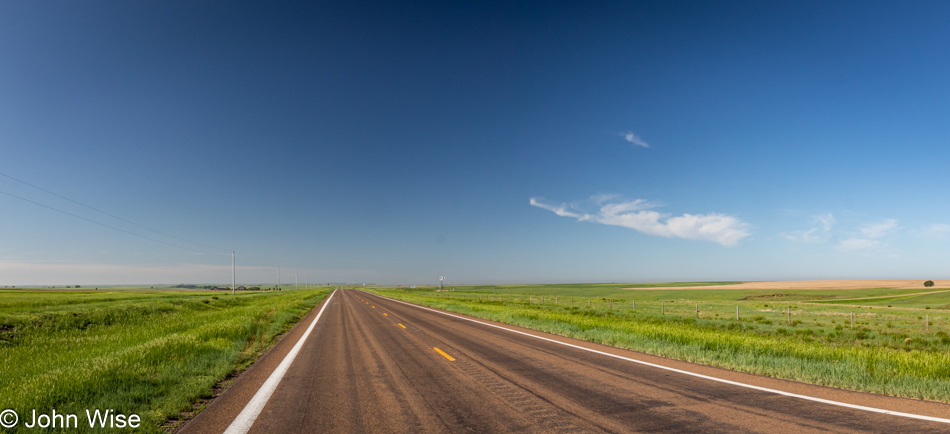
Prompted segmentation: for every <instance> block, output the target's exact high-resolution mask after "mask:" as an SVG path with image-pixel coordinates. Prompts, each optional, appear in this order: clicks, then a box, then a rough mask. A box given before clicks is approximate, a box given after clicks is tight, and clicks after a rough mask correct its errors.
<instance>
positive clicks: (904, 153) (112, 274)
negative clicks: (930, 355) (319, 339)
mask: <svg viewBox="0 0 950 434" xmlns="http://www.w3.org/2000/svg"><path fill="white" fill-rule="evenodd" d="M589 3H590V2H559V3H557V4H552V3H550V2H499V3H497V4H495V3H491V2H428V3H424V2H414V3H412V4H411V5H407V4H393V2H379V3H366V2H325V3H319V4H317V3H311V2H300V3H293V2H282V3H281V4H279V5H274V4H259V3H243V2H186V3H182V2H178V3H170V2H134V3H130V2H81V3H80V2H61V3H54V4H48V3H47V4H38V3H36V2H25V1H23V2H4V3H3V4H2V5H0V58H2V59H4V60H3V61H2V62H0V155H2V158H0V173H2V174H4V175H7V176H8V177H3V176H0V192H3V193H5V194H0V210H2V212H0V285H6V284H60V285H62V284H86V285H95V284H113V283H181V282H211V283H224V282H229V281H230V252H231V251H232V250H234V251H236V252H237V257H238V264H239V268H238V281H239V283H240V282H266V281H271V280H274V279H275V278H276V269H275V267H277V266H281V267H282V270H283V273H284V274H283V276H290V277H283V280H284V281H287V280H288V279H292V278H293V273H297V276H298V279H299V280H300V281H301V282H303V281H305V280H310V281H316V282H330V281H333V282H338V281H349V282H360V281H366V282H378V283H388V284H432V283H437V281H438V276H440V275H445V276H447V278H448V281H449V282H451V283H459V284H462V283H483V282H495V283H504V282H512V283H514V282H538V283H541V282H612V281H618V282H619V281H631V282H634V281H687V280H771V279H826V278H827V279H833V278H921V279H924V278H930V279H937V278H944V279H946V278H950V274H948V271H947V266H946V264H947V263H948V259H950V255H948V253H947V249H946V247H947V246H948V244H950V205H948V203H947V201H946V200H944V199H945V197H946V191H947V186H950V171H948V170H946V168H945V165H944V163H945V162H946V161H948V159H950V158H948V157H950V150H948V149H950V148H948V146H947V144H948V143H950V140H948V139H950V122H948V121H947V120H948V119H950V82H948V81H947V80H946V77H948V76H950V49H948V48H950V47H948V45H950V27H948V26H946V25H945V23H946V22H948V20H950V5H947V4H946V3H945V2H913V3H907V2H834V1H831V2H829V1H820V2H751V1H749V2H696V3H691V2H662V1H660V2H602V3H598V4H595V5H591V4H589ZM9 177H13V178H15V179H16V180H22V181H26V182H28V183H30V184H33V185H35V186H38V187H41V188H42V189H45V190H48V191H50V192H53V193H55V194H57V195H60V196H63V197H66V198H69V199H72V200H74V201H77V202H79V203H81V204H84V205H87V206H89V207H92V208H95V209H97V210H102V211H105V212H107V213H109V214H111V215H106V214H102V213H99V212H96V211H93V210H91V209H89V208H86V207H83V206H80V205H78V204H77V203H75V202H70V201H68V200H65V199H62V198H61V197H59V196H55V195H51V194H49V193H47V192H44V191H42V190H38V189H36V188H33V187H31V186H29V185H26V184H24V183H22V182H19V181H16V180H14V179H12V178H9ZM10 195H15V196H18V197H20V198H23V199H27V200H30V201H33V202H37V203H41V204H43V205H46V206H47V207H52V208H55V209H58V210H61V211H65V212H68V213H71V214H74V215H76V216H80V217H82V218H85V219H88V220H94V221H96V222H98V223H101V224H105V225H108V226H111V227H112V228H107V227H104V226H102V225H99V224H95V223H91V222H89V221H88V220H83V219H80V218H77V217H74V216H70V215H66V214H63V213H61V212H57V211H54V210H51V209H49V208H46V207H43V206H40V205H37V204H35V203H31V202H27V201H25V200H22V199H18V198H15V197H13V196H10ZM115 216H118V217H120V218H121V220H120V219H116V218H115ZM130 222H132V223H134V224H132V223H130ZM113 228H115V229H113ZM146 228H148V229H146ZM116 229H119V230H116ZM153 230H157V231H159V232H160V233H159V232H154V231H153ZM129 232H131V233H134V234H137V235H139V236H135V235H131V234H129ZM143 237H147V238H149V239H146V238H143ZM169 244H171V245H169Z"/></svg>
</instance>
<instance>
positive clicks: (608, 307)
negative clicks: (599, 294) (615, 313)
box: [607, 299, 614, 310]
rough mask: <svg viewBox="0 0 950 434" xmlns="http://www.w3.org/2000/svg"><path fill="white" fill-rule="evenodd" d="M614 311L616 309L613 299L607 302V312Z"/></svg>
mask: <svg viewBox="0 0 950 434" xmlns="http://www.w3.org/2000/svg"><path fill="white" fill-rule="evenodd" d="M613 309H614V301H613V300H612V299H611V300H607V310H613Z"/></svg>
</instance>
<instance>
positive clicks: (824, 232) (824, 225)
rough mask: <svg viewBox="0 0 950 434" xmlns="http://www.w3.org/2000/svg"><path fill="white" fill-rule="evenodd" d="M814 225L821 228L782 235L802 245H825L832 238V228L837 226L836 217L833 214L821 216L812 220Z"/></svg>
mask: <svg viewBox="0 0 950 434" xmlns="http://www.w3.org/2000/svg"><path fill="white" fill-rule="evenodd" d="M811 220H812V222H813V223H817V224H819V225H820V226H818V227H814V228H811V229H808V230H800V231H792V232H785V233H782V234H781V235H782V236H783V237H784V238H785V239H788V240H792V241H798V242H802V243H823V242H825V241H828V238H829V237H830V236H831V234H830V232H831V228H832V227H833V226H834V225H835V216H834V215H833V214H832V213H828V214H820V215H816V216H813V217H812V218H811Z"/></svg>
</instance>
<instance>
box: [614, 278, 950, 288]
mask: <svg viewBox="0 0 950 434" xmlns="http://www.w3.org/2000/svg"><path fill="white" fill-rule="evenodd" d="M933 282H934V286H935V287H938V288H950V280H934V281H933ZM660 288H667V286H651V287H643V286H636V287H629V288H624V289H632V290H644V289H660ZM868 288H892V289H911V288H923V280H920V279H875V280H775V281H763V282H741V283H735V284H717V285H691V286H690V289H719V290H722V289H767V290H777V289H868Z"/></svg>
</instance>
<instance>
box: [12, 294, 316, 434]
mask: <svg viewBox="0 0 950 434" xmlns="http://www.w3.org/2000/svg"><path fill="white" fill-rule="evenodd" d="M328 293H329V290H327V289H323V290H312V291H282V292H264V293H239V294H237V295H234V296H232V295H230V293H224V292H211V291H203V292H143V291H108V292H107V291H103V290H100V291H89V292H75V291H74V292H55V291H23V290H16V291H3V290H0V367H2V369H0V409H7V408H12V409H15V410H16V411H17V412H18V413H19V414H20V421H21V429H23V430H24V431H26V429H25V428H23V427H22V422H23V421H24V420H25V419H24V418H25V417H26V415H28V414H29V412H30V411H31V410H32V409H37V411H38V412H47V413H48V412H50V411H52V410H53V409H56V411H57V413H75V414H80V415H81V416H80V430H79V431H80V432H83V431H84V430H88V429H89V428H88V425H87V424H85V413H84V411H85V409H96V408H98V409H103V410H104V409H114V410H115V411H116V412H119V413H125V414H129V413H135V414H138V415H139V416H140V417H141V418H142V428H140V429H139V430H138V431H142V432H160V431H161V429H162V426H163V424H165V423H166V422H167V421H168V420H169V419H171V420H174V419H176V418H178V417H179V416H180V415H181V414H183V413H189V412H191V411H192V406H193V404H194V403H196V402H197V401H198V400H199V399H201V398H207V397H210V396H211V393H212V391H213V388H214V386H215V385H216V384H217V383H219V382H220V381H222V380H223V379H225V378H226V377H227V376H228V375H229V374H232V373H234V372H235V371H237V370H241V369H243V368H245V367H246V366H248V365H249V364H250V363H253V361H254V360H255V359H256V357H257V356H258V355H259V353H260V352H261V351H263V350H264V349H266V348H267V347H269V346H270V345H271V344H273V343H274V341H275V337H276V336H278V335H279V334H280V333H282V332H284V331H286V330H288V329H289V328H290V327H292V326H293V324H294V323H296V322H297V321H298V320H299V318H301V317H302V316H303V315H305V314H306V313H307V312H309V310H310V309H311V308H312V307H313V306H314V305H315V304H316V303H318V302H319V301H320V300H322V299H323V298H324V297H326V295H327V294H328ZM70 432H75V430H70Z"/></svg>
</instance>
